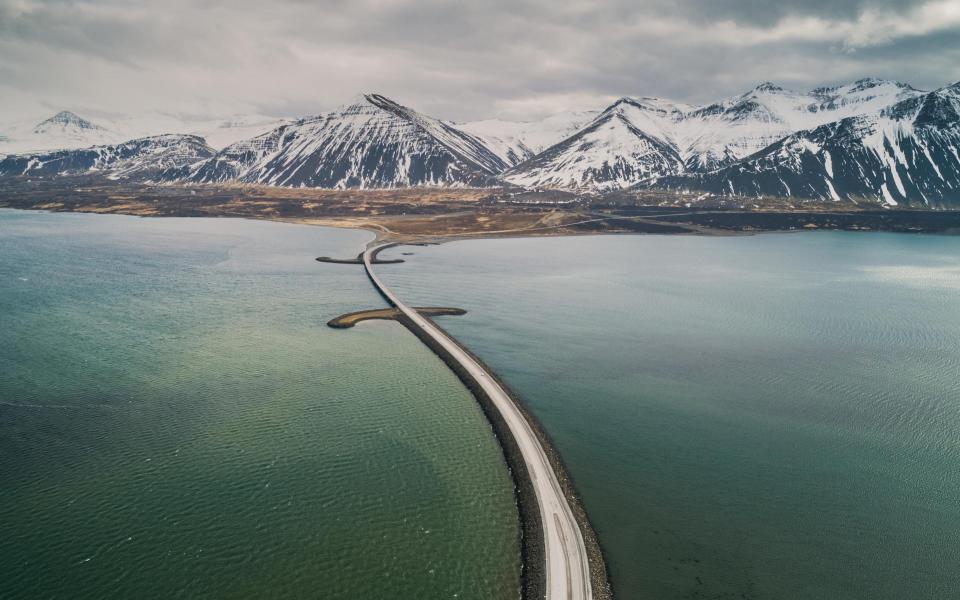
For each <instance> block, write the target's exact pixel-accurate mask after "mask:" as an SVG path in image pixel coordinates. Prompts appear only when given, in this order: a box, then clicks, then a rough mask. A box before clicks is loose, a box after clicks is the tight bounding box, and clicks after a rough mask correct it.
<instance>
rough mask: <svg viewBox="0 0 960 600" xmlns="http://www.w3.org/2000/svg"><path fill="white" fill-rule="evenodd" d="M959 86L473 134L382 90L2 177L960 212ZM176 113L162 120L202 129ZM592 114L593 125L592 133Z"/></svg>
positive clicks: (44, 127)
mask: <svg viewBox="0 0 960 600" xmlns="http://www.w3.org/2000/svg"><path fill="white" fill-rule="evenodd" d="M958 90H960V84H954V85H953V86H949V87H945V88H942V89H939V90H936V91H934V92H929V93H928V92H921V91H919V90H916V89H914V88H912V87H910V86H908V85H905V84H901V83H896V82H890V81H883V80H878V79H862V80H860V81H857V82H854V83H850V84H846V85H840V86H836V87H822V88H817V89H814V90H812V91H810V92H805V93H797V92H791V91H788V90H784V89H783V88H780V87H777V86H775V85H773V84H770V83H765V84H762V85H759V86H757V87H755V88H754V89H752V90H750V91H749V92H747V93H745V94H741V95H739V96H736V97H733V98H729V99H727V100H724V101H722V102H717V103H713V104H709V105H705V106H691V105H686V104H680V103H675V102H670V101H666V100H660V99H656V98H621V99H620V100H618V101H617V102H615V103H614V104H612V105H611V106H609V107H608V108H606V109H605V110H604V111H602V112H600V113H592V112H580V113H563V114H561V115H557V116H555V117H550V118H548V119H544V120H543V121H537V122H530V123H513V122H509V121H498V120H488V121H476V122H472V123H464V124H461V125H454V124H452V123H449V122H445V121H441V120H438V119H434V118H431V117H428V116H426V115H423V114H421V113H418V112H416V111H414V110H412V109H410V108H407V107H405V106H402V105H400V104H398V103H396V102H394V101H392V100H390V99H388V98H386V97H384V96H381V95H378V94H366V95H363V96H360V97H358V98H357V99H356V100H355V101H354V102H351V103H348V104H346V105H344V106H343V107H341V108H339V109H337V110H334V111H332V112H330V113H326V114H322V115H318V116H314V117H308V118H304V119H300V120H297V121H292V122H286V121H284V122H281V123H280V124H279V126H276V127H272V128H270V129H269V130H264V127H265V126H267V125H270V124H275V122H273V121H272V120H271V119H269V118H266V117H262V118H261V117H252V118H245V117H238V118H235V119H227V120H210V121H205V122H203V123H200V122H199V121H196V122H194V124H198V123H199V125H198V126H201V127H203V126H205V125H204V123H206V124H207V125H210V126H211V127H212V129H216V130H224V131H226V130H235V131H243V132H247V131H250V132H256V133H257V135H252V136H251V137H247V138H244V139H242V140H240V141H235V142H233V143H230V144H228V145H227V146H226V147H224V148H223V149H221V150H219V151H215V150H214V149H213V148H211V147H210V146H209V145H208V144H207V143H206V142H205V141H204V140H203V139H202V138H200V137H198V136H192V135H161V136H155V137H148V138H137V139H134V140H131V141H129V142H125V143H111V144H99V145H96V146H94V147H89V148H83V149H64V150H57V151H47V152H31V153H27V154H22V155H16V156H13V155H12V156H8V157H6V158H5V159H3V160H0V176H3V175H23V174H27V175H30V174H35V175H37V176H55V175H76V174H84V173H99V174H102V175H106V176H108V177H114V178H131V179H140V180H147V181H152V182H167V183H173V182H187V183H219V182H231V181H235V182H242V183H251V184H261V185H275V186H287V187H317V188H332V189H343V188H393V187H407V186H495V185H502V184H503V183H505V182H508V183H511V184H514V185H521V186H526V187H553V188H565V189H579V190H589V191H598V192H605V191H610V190H617V189H622V188H627V187H634V186H635V187H638V188H650V187H657V188H661V189H669V190H680V191H691V192H692V191H701V192H708V193H713V194H719V195H737V196H751V197H756V196H791V197H797V198H808V199H821V200H830V199H832V200H850V201H856V202H859V201H861V200H867V201H878V200H879V201H882V202H886V203H887V204H889V205H894V204H916V205H926V206H931V207H945V206H948V205H952V206H957V205H960V198H958V196H957V190H960V175H958V173H960V133H958V132H960V124H958V121H960V119H958V114H960V108H958V107H960V100H958V96H960V91H958ZM171 119H172V120H171V121H162V120H161V121H154V126H157V124H158V123H160V122H165V123H168V124H169V123H173V125H170V126H171V127H185V126H186V125H185V122H184V121H181V120H179V119H178V118H173V117H171ZM584 120H589V122H587V123H586V124H585V125H583V126H582V127H580V124H581V122H583V121H584ZM111 123H112V125H115V124H116V123H118V121H114V122H111ZM119 129H122V128H121V127H111V128H110V129H107V128H105V127H103V126H102V125H97V124H94V123H92V122H90V121H86V120H85V119H82V118H80V117H78V116H76V115H75V114H73V113H67V112H64V113H60V114H58V115H56V116H55V117H54V118H51V119H47V120H45V121H43V122H41V123H39V124H35V125H34V126H32V127H31V128H30V131H29V132H28V133H29V134H30V135H34V136H37V137H38V138H43V137H47V138H50V139H56V140H60V141H61V142H62V141H63V140H64V139H66V138H68V137H70V136H73V137H74V138H76V139H77V140H80V139H83V136H85V135H89V136H94V137H95V136H104V135H113V134H114V132H115V131H116V130H119ZM19 133H20V134H23V132H22V131H21V132H19ZM20 137H23V135H20ZM11 139H12V138H11ZM0 142H2V140H0ZM544 146H546V147H545V148H544ZM541 148H542V151H539V150H541ZM517 161H521V162H519V163H518V164H514V163H517ZM511 165H513V166H511Z"/></svg>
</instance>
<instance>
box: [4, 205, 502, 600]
mask: <svg viewBox="0 0 960 600" xmlns="http://www.w3.org/2000/svg"><path fill="white" fill-rule="evenodd" d="M368 239H369V234H366V233H362V232H357V231H344V230H334V229H325V228H317V227H305V226H295V225H288V224H279V223H263V222H259V223H258V222H250V221H241V220H226V219H224V220H217V219H179V220H178V219H137V218H133V217H118V216H96V215H78V214H43V213H32V212H16V211H0V341H2V343H0V484H2V502H0V598H5V599H6V598H11V599H13V598H25V599H35V598H310V597H314V598H370V599H382V598H453V597H458V598H478V599H480V598H483V599H486V598H515V597H516V595H517V593H518V589H519V557H518V539H517V535H518V533H517V522H516V519H517V516H516V510H515V507H514V505H513V497H512V491H511V483H510V480H509V477H508V473H507V470H506V467H505V465H504V463H503V459H502V456H501V454H500V451H499V448H498V447H497V444H496V440H495V439H494V437H493V435H492V433H491V431H490V428H489V426H488V425H487V423H486V421H485V419H484V417H483V415H482V414H481V413H480V411H479V409H478V408H477V406H476V403H475V401H474V400H473V398H472V397H471V396H470V395H469V393H468V392H467V391H466V389H465V388H463V386H462V385H461V384H460V383H459V381H458V380H457V379H456V378H455V377H454V376H453V375H452V374H451V373H450V372H449V370H448V369H447V368H446V367H445V366H444V365H443V364H442V363H441V362H440V361H439V360H437V359H436V358H435V357H434V356H433V355H432V354H431V353H430V352H429V351H428V350H426V349H425V348H424V347H422V345H421V344H420V343H419V342H418V341H417V340H416V339H415V338H414V337H413V336H412V335H410V334H409V333H408V332H407V331H406V330H405V329H403V328H402V327H400V326H399V325H398V324H395V323H387V322H371V323H365V324H363V326H361V327H357V328H355V329H352V330H342V331H341V330H331V329H329V328H327V327H326V325H325V323H326V321H327V320H328V319H330V318H331V317H333V316H336V315H337V314H340V313H343V312H348V311H352V310H358V309H360V308H365V307H369V306H380V305H382V301H381V299H380V298H379V296H377V295H376V293H375V292H374V291H373V290H372V288H371V287H370V285H369V282H368V281H367V279H366V277H365V276H364V274H363V272H362V270H361V269H359V268H355V267H349V266H342V265H326V264H320V263H317V262H315V261H314V260H313V258H314V257H315V256H318V255H324V254H326V255H331V256H341V255H352V254H356V252H358V251H359V249H360V248H361V247H362V246H363V244H364V243H366V241H367V240H368Z"/></svg>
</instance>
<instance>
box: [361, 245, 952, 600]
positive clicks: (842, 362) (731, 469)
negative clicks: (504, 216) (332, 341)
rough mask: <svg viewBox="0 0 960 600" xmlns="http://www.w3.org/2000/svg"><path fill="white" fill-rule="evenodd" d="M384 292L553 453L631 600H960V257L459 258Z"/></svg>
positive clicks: (619, 254) (657, 250) (933, 249)
mask: <svg viewBox="0 0 960 600" xmlns="http://www.w3.org/2000/svg"><path fill="white" fill-rule="evenodd" d="M401 251H412V252H414V255H413V256H408V257H405V258H407V259H408V260H409V262H408V263H407V264H404V265H385V266H383V267H380V268H379V271H380V273H381V274H382V275H383V276H384V278H385V280H386V281H387V283H388V284H389V285H391V286H392V287H393V289H394V291H395V292H397V293H398V294H399V295H400V296H401V297H402V298H404V299H405V300H407V301H408V302H410V303H422V304H429V305H440V306H459V307H462V308H465V309H467V310H468V311H469V312H468V314H467V315H466V316H464V317H457V318H455V319H449V320H447V321H444V323H443V325H444V327H446V328H447V329H448V330H449V331H450V332H451V333H453V334H454V335H456V336H457V337H458V338H459V339H460V340H461V341H463V342H464V343H465V344H466V345H467V346H469V347H470V348H471V350H473V351H475V352H476V353H477V354H478V355H479V356H480V357H482V358H483V359H484V360H485V361H486V362H487V363H488V364H490V365H491V367H492V368H494V369H495V370H496V371H497V373H498V374H499V375H501V376H502V377H503V378H504V379H505V380H506V381H507V382H508V383H509V384H510V385H511V387H513V388H514V389H515V390H516V391H517V392H518V393H519V395H520V396H521V397H522V398H523V400H524V401H525V402H526V403H527V404H528V405H529V406H530V408H531V409H532V410H533V412H534V413H535V414H536V415H537V416H538V417H539V419H540V420H541V421H542V423H543V425H544V426H545V428H546V430H547V431H548V433H549V434H550V435H551V436H552V437H553V439H554V441H555V443H556V446H557V448H558V449H559V451H560V453H561V455H562V456H563V459H564V461H565V462H566V463H567V465H568V467H569V469H570V471H571V473H572V475H573V477H574V479H575V481H576V483H577V486H578V488H579V490H580V492H581V493H582V495H583V498H584V501H585V505H586V508H587V511H588V513H589V515H590V517H591V520H592V522H593V523H594V525H595V527H596V529H597V531H598V533H599V536H600V540H601V543H602V544H603V545H604V548H605V551H606V554H607V558H608V562H609V567H610V572H611V576H612V580H613V584H614V589H615V591H616V593H617V595H618V597H620V598H623V599H632V598H643V599H658V600H662V599H680V598H689V599H706V598H712V599H766V598H771V599H789V600H793V599H811V600H813V599H824V598H830V599H847V598H850V599H871V600H873V599H890V600H902V599H905V598H911V599H919V598H923V599H946V598H960V237H935V236H910V235H893V234H858V233H819V232H818V233H802V234H796V235H760V236H752V237H735V238H705V237H660V236H623V237H579V238H553V239H536V240H533V239H525V240H524V239H520V240H476V241H463V242H456V243H450V244H445V245H442V246H433V247H416V248H398V249H395V250H392V251H391V252H389V253H385V255H384V256H390V255H394V256H396V255H398V254H399V252H401Z"/></svg>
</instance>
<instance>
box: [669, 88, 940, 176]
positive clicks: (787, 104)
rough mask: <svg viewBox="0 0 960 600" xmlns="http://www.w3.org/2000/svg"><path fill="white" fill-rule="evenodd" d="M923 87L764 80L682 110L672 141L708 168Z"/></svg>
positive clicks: (693, 163) (698, 166)
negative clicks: (808, 87) (800, 85)
mask: <svg viewBox="0 0 960 600" xmlns="http://www.w3.org/2000/svg"><path fill="white" fill-rule="evenodd" d="M922 93H923V92H920V91H919V90H915V89H913V88H912V87H910V86H908V85H905V84H902V83H897V82H893V81H884V80H880V79H861V80H860V81H857V82H854V83H850V84H846V85H842V86H837V87H831V88H827V87H824V88H817V89H815V90H812V91H810V92H807V93H797V92H792V91H788V90H785V89H783V88H781V87H778V86H776V85H774V84H772V83H764V84H761V85H759V86H757V87H756V88H754V89H752V90H750V91H749V92H747V93H746V94H742V95H740V96H737V97H735V98H731V99H728V100H725V101H723V102H720V103H717V104H712V105H709V106H706V107H702V108H699V109H696V110H693V111H689V112H686V113H685V114H684V115H683V117H682V118H681V119H680V120H679V121H678V122H677V137H676V142H677V145H678V148H679V150H680V152H681V154H682V155H683V157H684V161H685V162H686V164H687V168H688V170H691V171H698V170H710V169H712V168H716V167H719V166H722V165H723V164H727V163H730V162H732V161H734V160H737V159H740V158H743V157H745V156H748V155H750V154H753V153H754V152H756V151H758V150H760V149H761V148H765V147H767V146H769V145H770V144H772V143H774V142H775V141H777V140H779V139H781V138H783V137H784V136H787V135H789V134H791V133H793V132H795V131H800V130H804V129H813V128H815V127H819V126H820V125H824V124H826V123H832V122H834V121H839V120H840V119H845V118H847V117H852V116H856V115H864V114H871V113H875V112H877V111H879V110H882V109H883V108H886V107H889V106H893V105H894V104H896V103H898V102H900V101H902V100H906V99H908V98H913V97H916V96H919V95H921V94H922Z"/></svg>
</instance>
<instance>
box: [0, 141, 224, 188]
mask: <svg viewBox="0 0 960 600" xmlns="http://www.w3.org/2000/svg"><path fill="white" fill-rule="evenodd" d="M212 155H213V150H212V149H211V148H210V147H209V146H207V144H206V143H205V142H204V140H203V138H200V137H197V136H192V135H160V136H155V137H148V138H140V139H136V140H130V141H129V142H124V143H122V144H112V145H105V146H94V147H92V148H83V149H80V150H55V151H52V152H42V153H34V154H19V155H11V156H7V157H5V158H3V159H2V160H0V176H10V175H34V176H47V177H50V176H60V175H82V174H88V173H97V174H100V175H104V176H107V177H112V178H131V179H132V178H136V179H143V180H152V178H154V177H157V176H159V174H160V173H162V172H164V171H166V170H168V169H170V168H174V167H178V166H180V165H184V164H191V163H195V162H197V161H198V160H202V159H205V158H208V157H210V156H212Z"/></svg>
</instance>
